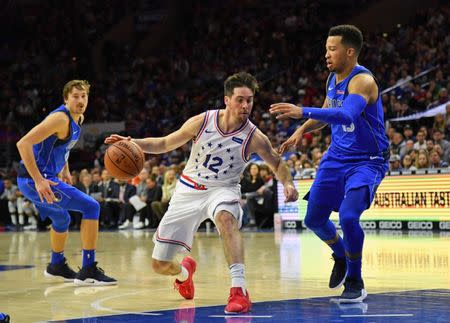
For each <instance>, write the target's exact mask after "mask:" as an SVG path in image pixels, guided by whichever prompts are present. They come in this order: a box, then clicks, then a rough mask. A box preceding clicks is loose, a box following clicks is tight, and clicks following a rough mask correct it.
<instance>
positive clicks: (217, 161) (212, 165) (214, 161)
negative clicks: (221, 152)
mask: <svg viewBox="0 0 450 323" xmlns="http://www.w3.org/2000/svg"><path fill="white" fill-rule="evenodd" d="M210 161H211V162H210ZM208 164H209V165H208ZM222 164H223V160H222V158H220V157H213V158H211V154H208V155H206V159H205V162H204V163H203V167H205V168H208V169H209V170H211V171H213V172H214V173H216V174H217V173H218V172H219V168H218V167H219V166H221V165H222Z"/></svg>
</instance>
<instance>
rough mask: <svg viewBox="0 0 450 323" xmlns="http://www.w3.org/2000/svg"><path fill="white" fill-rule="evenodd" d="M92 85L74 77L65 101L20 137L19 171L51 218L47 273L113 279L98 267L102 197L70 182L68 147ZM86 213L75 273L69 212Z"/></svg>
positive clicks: (80, 279)
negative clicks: (68, 248) (68, 249)
mask: <svg viewBox="0 0 450 323" xmlns="http://www.w3.org/2000/svg"><path fill="white" fill-rule="evenodd" d="M89 88H90V85H89V83H88V82H87V81H80V80H72V81H70V82H68V83H67V84H66V85H65V86H64V89H63V98H64V105H61V106H60V107H59V108H57V109H55V110H54V111H52V112H50V114H49V115H48V116H47V117H46V118H45V119H44V120H43V121H42V122H41V123H39V124H38V125H37V126H35V127H34V128H33V129H31V130H30V131H29V132H28V133H27V134H26V135H25V136H24V137H22V139H20V140H19V141H18V142H17V148H18V150H19V153H20V156H21V157H22V161H21V163H20V167H19V172H18V176H17V184H18V186H19V189H20V191H21V192H22V193H23V195H25V196H26V197H27V198H28V199H29V200H30V201H32V202H33V203H34V204H35V205H36V208H37V209H38V211H39V214H40V216H41V218H43V219H45V218H47V217H48V218H50V219H51V221H52V227H51V229H50V241H51V247H52V255H51V262H50V263H49V265H48V266H47V269H46V271H45V273H44V274H45V276H46V277H61V278H64V280H65V281H73V282H75V284H78V285H114V284H116V283H117V281H116V280H115V279H114V278H111V277H108V276H106V275H105V274H104V272H103V270H102V269H101V268H98V267H97V262H96V261H95V249H96V245H97V237H98V218H99V214H100V206H99V203H98V202H97V201H96V200H94V199H93V198H92V197H90V196H88V195H86V194H84V193H83V192H81V191H79V190H78V189H76V188H75V187H73V186H72V185H71V183H72V182H71V175H70V171H69V163H68V159H69V154H70V149H71V148H72V147H73V146H74V145H75V144H76V142H77V140H78V138H79V136H80V131H81V128H80V125H81V123H82V122H83V113H84V111H85V110H86V107H87V104H88V95H89ZM68 210H74V211H79V212H81V213H82V214H83V217H82V221H81V229H80V233H81V242H82V248H83V251H82V255H83V265H82V268H81V269H80V271H79V272H78V273H75V272H74V271H73V270H72V269H71V268H70V267H69V265H68V264H67V261H66V258H65V257H64V247H65V243H66V240H67V236H68V229H69V224H70V215H69V212H68Z"/></svg>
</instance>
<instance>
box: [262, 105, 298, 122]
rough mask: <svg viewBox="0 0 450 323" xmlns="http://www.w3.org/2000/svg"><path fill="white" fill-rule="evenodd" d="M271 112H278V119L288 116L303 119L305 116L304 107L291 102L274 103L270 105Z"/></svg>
mask: <svg viewBox="0 0 450 323" xmlns="http://www.w3.org/2000/svg"><path fill="white" fill-rule="evenodd" d="M269 111H270V113H271V114H278V115H277V119H279V120H283V119H287V118H294V119H301V118H302V117H303V108H302V107H298V106H296V105H294V104H291V103H285V102H281V103H274V104H271V105H270V109H269Z"/></svg>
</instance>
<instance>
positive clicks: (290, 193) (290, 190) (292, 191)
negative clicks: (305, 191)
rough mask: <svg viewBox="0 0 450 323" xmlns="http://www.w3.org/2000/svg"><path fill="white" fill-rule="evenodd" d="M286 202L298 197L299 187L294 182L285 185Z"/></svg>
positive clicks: (293, 200) (295, 199)
mask: <svg viewBox="0 0 450 323" xmlns="http://www.w3.org/2000/svg"><path fill="white" fill-rule="evenodd" d="M284 196H285V197H286V198H285V199H284V203H287V202H295V201H297V199H298V192H297V189H296V188H295V187H294V185H292V184H287V185H285V186H284Z"/></svg>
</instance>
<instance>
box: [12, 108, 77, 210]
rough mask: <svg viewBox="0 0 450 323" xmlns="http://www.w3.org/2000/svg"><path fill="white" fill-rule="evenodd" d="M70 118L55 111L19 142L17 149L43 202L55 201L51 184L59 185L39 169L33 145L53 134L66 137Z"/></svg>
mask: <svg viewBox="0 0 450 323" xmlns="http://www.w3.org/2000/svg"><path fill="white" fill-rule="evenodd" d="M68 121H69V119H68V117H67V116H66V115H65V114H64V113H59V112H57V113H53V114H50V115H49V116H48V117H47V118H45V119H44V120H43V121H42V122H41V123H39V124H38V125H37V126H35V127H34V128H33V129H31V130H30V131H29V132H28V133H27V134H26V135H25V136H23V137H22V138H21V139H20V140H19V141H18V142H17V144H16V145H17V149H18V150H19V154H20V157H21V158H22V161H23V164H24V165H25V168H26V169H27V171H28V174H30V176H31V178H33V180H34V183H35V186H36V190H37V192H38V194H39V197H40V199H41V201H42V202H44V201H46V202H48V203H53V201H54V200H55V195H54V194H53V192H52V190H51V189H50V185H57V183H55V182H52V181H50V180H47V179H45V178H44V177H43V176H42V174H41V172H40V171H39V169H38V167H37V164H36V159H35V158H34V154H33V145H35V144H38V143H40V142H42V141H44V140H45V139H47V138H48V137H50V136H51V135H57V136H58V137H59V138H64V137H66V136H67V135H68V132H69V128H68V127H69V123H68Z"/></svg>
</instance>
